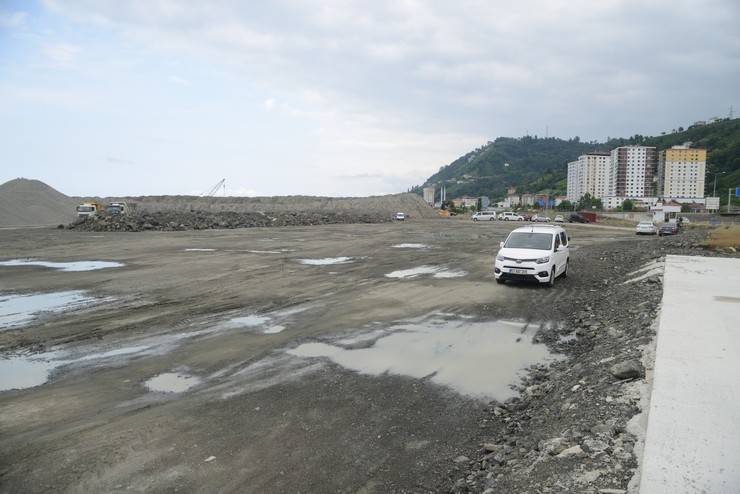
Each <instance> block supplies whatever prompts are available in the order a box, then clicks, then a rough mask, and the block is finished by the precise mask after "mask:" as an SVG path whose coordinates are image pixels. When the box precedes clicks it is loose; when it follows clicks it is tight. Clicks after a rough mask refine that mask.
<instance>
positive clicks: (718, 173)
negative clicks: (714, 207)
mask: <svg viewBox="0 0 740 494" xmlns="http://www.w3.org/2000/svg"><path fill="white" fill-rule="evenodd" d="M725 173H727V172H714V173H713V174H712V175H714V189H713V190H712V197H717V175H723V174H725Z"/></svg>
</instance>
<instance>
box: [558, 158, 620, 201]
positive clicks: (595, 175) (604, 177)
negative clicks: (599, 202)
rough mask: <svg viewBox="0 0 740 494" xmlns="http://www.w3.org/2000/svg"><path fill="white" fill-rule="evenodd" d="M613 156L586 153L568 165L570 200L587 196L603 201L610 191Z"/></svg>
mask: <svg viewBox="0 0 740 494" xmlns="http://www.w3.org/2000/svg"><path fill="white" fill-rule="evenodd" d="M610 165H611V155H610V154H609V153H600V152H593V153H586V154H582V155H581V156H579V157H578V159H577V160H576V161H571V162H570V163H568V199H569V200H571V201H577V200H579V199H580V198H581V197H583V196H584V195H586V194H590V195H591V197H595V198H597V199H601V198H603V197H606V196H607V194H608V190H609V178H610V173H609V172H610Z"/></svg>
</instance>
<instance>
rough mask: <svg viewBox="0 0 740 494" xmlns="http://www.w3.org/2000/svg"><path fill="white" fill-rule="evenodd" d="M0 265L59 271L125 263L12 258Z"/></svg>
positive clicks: (112, 266)
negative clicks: (36, 267) (37, 267)
mask: <svg viewBox="0 0 740 494" xmlns="http://www.w3.org/2000/svg"><path fill="white" fill-rule="evenodd" d="M0 266H41V267H44V268H50V269H57V270H59V271H95V270H97V269H107V268H120V267H122V266H125V264H123V263H122V262H114V261H70V262H50V261H38V260H35V259H12V260H10V261H2V262H0Z"/></svg>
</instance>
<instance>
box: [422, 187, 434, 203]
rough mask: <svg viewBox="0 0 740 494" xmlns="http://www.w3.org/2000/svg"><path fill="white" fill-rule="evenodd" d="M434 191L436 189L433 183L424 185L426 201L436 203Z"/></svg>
mask: <svg viewBox="0 0 740 494" xmlns="http://www.w3.org/2000/svg"><path fill="white" fill-rule="evenodd" d="M434 192H435V189H434V186H433V185H432V186H430V187H424V202H426V203H427V204H429V205H433V204H434Z"/></svg>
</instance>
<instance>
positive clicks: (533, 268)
mask: <svg viewBox="0 0 740 494" xmlns="http://www.w3.org/2000/svg"><path fill="white" fill-rule="evenodd" d="M568 241H569V238H568V234H567V233H566V232H565V230H564V229H563V227H561V226H557V225H532V226H525V227H522V228H517V229H516V230H514V231H512V232H511V233H509V236H508V237H507V238H506V240H505V241H504V242H501V249H499V251H498V254H496V260H495V262H494V267H493V275H494V277H495V278H496V281H497V282H498V283H505V282H506V281H507V280H517V281H537V282H538V283H547V284H548V285H550V286H553V285H554V284H555V279H556V278H557V277H558V276H563V277H565V276H567V275H568V263H569V258H570V251H569V249H568Z"/></svg>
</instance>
